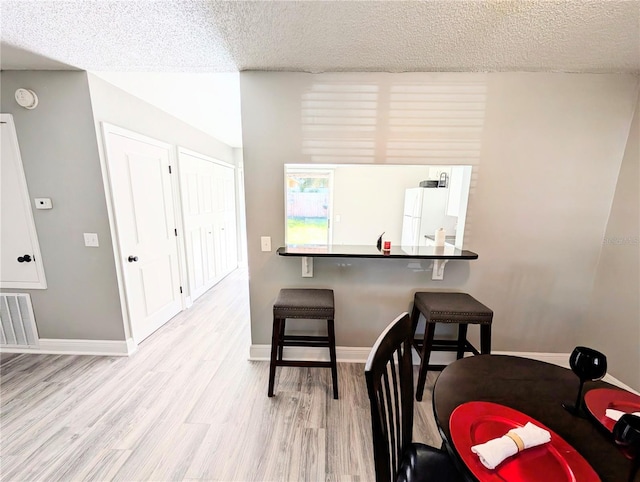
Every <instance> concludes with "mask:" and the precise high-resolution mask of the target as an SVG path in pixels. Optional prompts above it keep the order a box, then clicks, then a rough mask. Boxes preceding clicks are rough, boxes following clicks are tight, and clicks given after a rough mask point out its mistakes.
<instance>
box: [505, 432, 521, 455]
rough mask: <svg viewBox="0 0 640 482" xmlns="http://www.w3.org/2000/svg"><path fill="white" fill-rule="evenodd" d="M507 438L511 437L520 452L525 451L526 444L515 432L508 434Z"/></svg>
mask: <svg viewBox="0 0 640 482" xmlns="http://www.w3.org/2000/svg"><path fill="white" fill-rule="evenodd" d="M505 436H507V437H509V438H510V439H511V440H513V442H514V443H515V444H516V445H517V446H518V452H522V451H523V450H524V442H523V441H522V439H521V438H520V435H518V434H517V433H515V432H507V433H506V434H505Z"/></svg>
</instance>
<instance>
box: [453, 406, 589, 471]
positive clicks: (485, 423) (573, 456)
mask: <svg viewBox="0 0 640 482" xmlns="http://www.w3.org/2000/svg"><path fill="white" fill-rule="evenodd" d="M527 422H531V423H533V424H535V425H537V426H538V427H540V428H543V429H545V430H547V431H549V433H550V434H551V441H550V442H549V443H546V444H543V445H539V446H537V447H532V448H529V449H525V450H523V451H522V452H520V453H518V454H516V455H514V456H512V457H509V458H507V459H505V460H504V461H503V462H502V463H501V464H500V465H498V466H497V467H496V468H495V469H494V470H490V469H487V468H486V467H485V466H484V465H482V462H480V458H479V457H478V456H477V455H476V454H474V453H473V452H471V447H472V446H473V445H478V444H481V443H484V442H488V441H489V440H492V439H494V438H499V437H501V436H503V435H504V434H505V433H507V432H508V431H509V430H511V429H513V428H519V427H523V426H525V425H526V424H527ZM449 429H450V431H451V439H452V442H453V445H454V446H455V448H456V451H457V452H458V454H459V455H460V458H461V459H462V461H463V462H464V463H465V464H466V466H467V467H468V468H469V470H471V472H472V473H473V475H475V476H476V477H477V478H478V480H479V481H480V482H498V481H521V482H525V481H553V482H563V481H567V482H569V481H576V482H592V481H593V482H595V481H599V480H600V478H599V477H598V474H596V473H595V471H594V470H593V468H592V467H591V466H590V465H589V463H588V462H587V461H586V460H585V459H584V458H583V457H582V456H581V455H580V454H579V453H578V452H577V451H576V450H575V449H574V448H573V447H571V445H569V444H568V443H567V442H566V441H565V440H564V439H562V438H561V437H560V436H559V435H558V434H556V433H555V432H553V431H552V430H550V429H549V428H547V427H546V426H544V425H543V424H541V423H540V422H538V421H536V420H534V419H532V418H531V417H529V416H528V415H526V414H524V413H522V412H519V411H517V410H514V409H512V408H509V407H505V406H504V405H499V404H497V403H491V402H468V403H464V404H462V405H460V406H459V407H457V408H456V409H455V410H454V411H453V413H452V414H451V418H450V419H449Z"/></svg>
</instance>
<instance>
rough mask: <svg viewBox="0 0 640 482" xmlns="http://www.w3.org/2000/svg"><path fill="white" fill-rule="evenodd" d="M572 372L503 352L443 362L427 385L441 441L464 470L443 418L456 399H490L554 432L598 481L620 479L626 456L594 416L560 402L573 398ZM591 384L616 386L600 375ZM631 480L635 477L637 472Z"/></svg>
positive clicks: (575, 381) (627, 463)
mask: <svg viewBox="0 0 640 482" xmlns="http://www.w3.org/2000/svg"><path fill="white" fill-rule="evenodd" d="M578 383H579V381H578V378H577V376H576V375H575V374H574V373H573V372H572V371H571V370H568V369H566V368H562V367H559V366H557V365H552V364H549V363H545V362H541V361H537V360H532V359H529V358H520V357H515V356H506V355H477V356H472V357H468V358H463V359H461V360H457V361H455V362H454V363H452V364H451V365H449V366H447V367H446V368H445V369H444V370H443V371H442V373H441V374H440V376H439V377H438V379H437V381H436V384H435V387H434V389H433V409H434V412H435V419H436V423H437V425H438V429H439V431H440V434H441V436H442V438H443V440H444V445H445V446H446V447H447V450H448V451H449V452H450V454H451V455H452V457H454V459H455V460H456V461H457V463H458V464H459V465H460V466H461V467H462V470H463V471H465V472H466V474H465V475H466V477H467V478H468V480H477V479H476V478H475V477H473V475H472V474H471V472H470V471H469V470H468V469H467V468H466V466H465V465H464V463H463V462H462V459H461V458H460V455H459V454H458V453H457V451H456V447H455V445H454V444H453V442H452V439H451V432H450V430H449V419H450V417H451V414H452V412H453V411H454V410H455V408H456V407H458V406H459V405H461V404H463V403H466V402H471V401H485V402H494V403H499V404H501V405H506V406H507V407H510V408H512V409H515V410H518V411H520V412H523V413H524V414H526V415H528V416H529V417H531V418H533V419H535V420H537V421H539V422H540V423H542V424H543V425H546V426H547V427H548V428H550V429H551V430H553V431H554V432H555V433H557V434H558V435H559V436H560V437H562V438H563V439H564V440H565V441H566V442H568V443H569V444H570V445H571V446H572V447H573V448H575V449H576V451H577V452H578V453H579V454H580V455H582V457H583V458H584V459H585V460H586V461H587V462H588V463H589V464H590V465H591V467H592V468H593V469H594V470H595V472H596V473H597V474H598V476H599V477H600V478H601V480H602V481H603V482H626V481H627V479H628V477H629V469H630V466H631V461H630V460H629V459H627V458H626V457H625V456H624V455H623V454H622V452H621V451H620V450H619V449H618V448H617V447H616V445H615V443H614V441H613V438H612V436H611V434H610V433H609V432H607V431H606V429H604V427H602V426H601V425H600V424H599V423H598V422H597V421H596V420H595V419H594V418H591V417H587V418H580V417H575V416H573V415H571V414H570V413H569V412H567V411H566V410H565V409H564V408H563V407H562V402H564V401H568V402H573V401H575V398H576V394H577V393H578ZM594 388H616V387H614V386H613V385H611V384H609V383H605V382H602V381H598V382H587V383H586V384H585V389H584V393H586V392H587V391H589V390H592V389H594ZM634 481H638V482H640V474H639V476H637V477H636V478H635V479H634Z"/></svg>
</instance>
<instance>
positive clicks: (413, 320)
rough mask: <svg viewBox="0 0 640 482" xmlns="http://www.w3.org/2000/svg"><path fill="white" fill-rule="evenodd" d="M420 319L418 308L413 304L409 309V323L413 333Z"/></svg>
mask: <svg viewBox="0 0 640 482" xmlns="http://www.w3.org/2000/svg"><path fill="white" fill-rule="evenodd" d="M419 320H420V310H419V309H418V307H417V306H416V304H415V303H414V304H413V310H411V324H412V325H413V334H414V335H415V333H416V328H417V327H418V321H419Z"/></svg>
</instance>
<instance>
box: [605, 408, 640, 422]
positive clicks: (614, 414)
mask: <svg viewBox="0 0 640 482" xmlns="http://www.w3.org/2000/svg"><path fill="white" fill-rule="evenodd" d="M625 413H627V412H623V411H621V410H614V409H613V408H607V409H606V410H605V411H604V414H605V416H607V417H608V418H610V419H612V420H615V421H616V422H617V421H618V420H620V417H622V416H623V415H624V414H625ZM631 415H635V416H636V417H640V412H632V413H631Z"/></svg>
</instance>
